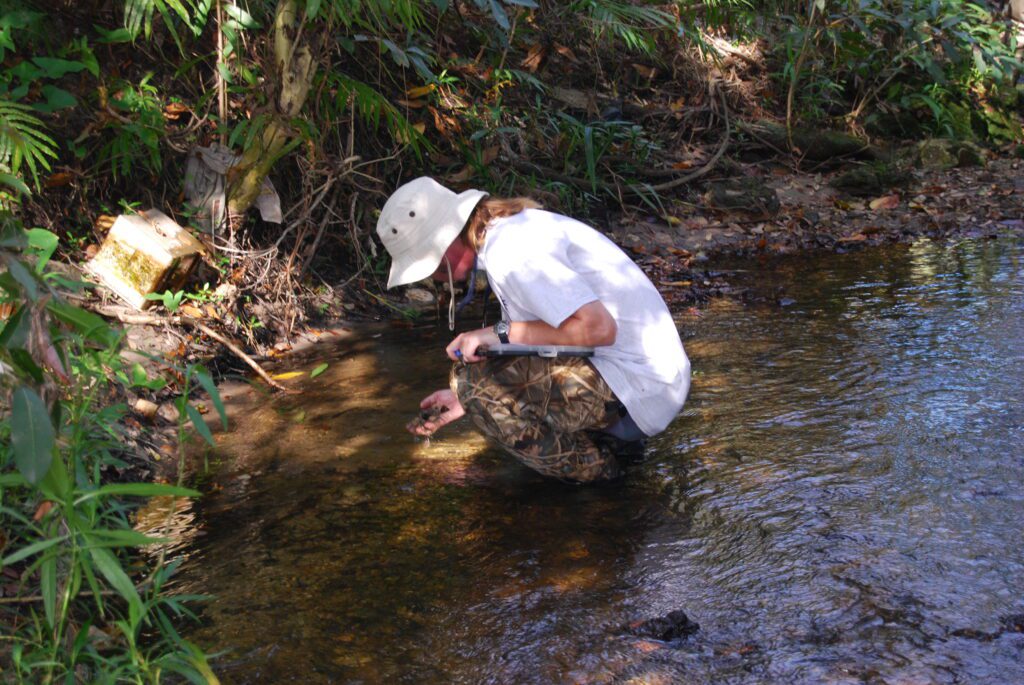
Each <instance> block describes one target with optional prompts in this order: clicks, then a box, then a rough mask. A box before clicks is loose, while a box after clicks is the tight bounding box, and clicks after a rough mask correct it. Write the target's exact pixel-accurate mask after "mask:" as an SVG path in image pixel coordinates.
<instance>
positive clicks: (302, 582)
mask: <svg viewBox="0 0 1024 685" xmlns="http://www.w3.org/2000/svg"><path fill="white" fill-rule="evenodd" d="M1022 254H1024V250H1022V246H1021V243H1020V242H1019V241H1016V240H1014V239H1005V240H1000V241H985V242H966V243H962V244H959V245H946V246H944V245H937V244H933V243H929V242H921V243H917V244H915V245H913V246H912V247H909V248H893V249H891V250H880V251H873V252H865V253H862V254H857V255H844V256H823V257H815V258H811V257H807V256H801V257H799V258H792V259H787V260H781V261H775V262H771V263H768V264H765V265H764V266H763V268H757V267H754V268H752V267H751V266H750V265H749V264H746V265H743V270H742V271H738V272H737V273H738V274H741V276H740V277H741V278H745V279H749V281H750V283H751V284H757V285H758V287H763V288H765V289H766V292H770V293H772V296H771V297H768V298H765V299H766V302H767V303H766V304H755V305H744V304H742V303H739V302H731V301H718V302H715V303H713V305H712V306H710V307H709V308H708V309H707V310H705V311H704V312H703V313H702V314H701V315H700V316H696V315H694V314H693V313H692V312H686V313H681V314H680V316H679V317H678V318H677V321H679V322H680V326H681V331H682V333H683V336H684V340H685V342H686V345H687V349H688V352H689V353H690V356H691V359H692V361H693V368H694V371H695V373H694V379H693V385H692V390H691V397H690V400H689V402H688V403H687V406H686V408H685V410H684V412H683V414H682V415H681V416H680V418H679V419H678V420H677V421H676V422H675V423H674V424H673V425H672V426H671V427H670V429H669V430H668V431H667V432H666V433H665V434H663V435H661V436H658V437H657V438H656V439H654V440H652V441H651V445H650V447H649V449H648V454H647V457H646V459H645V460H644V461H643V462H642V463H639V464H636V465H634V466H632V467H630V470H629V473H628V476H627V477H626V479H625V480H623V481H622V482H619V483H615V484H610V485H602V486H597V487H575V486H568V485H563V484H560V483H554V482H551V481H547V480H545V479H542V478H540V477H538V476H536V475H535V474H533V473H531V472H530V471H528V470H526V469H524V468H522V467H520V466H518V465H517V464H515V463H513V462H511V461H510V460H508V459H507V458H505V457H504V456H503V455H501V454H500V453H498V452H496V451H494V450H492V449H490V448H488V446H487V445H486V444H485V443H484V442H483V441H482V440H481V439H480V438H479V437H478V436H476V434H475V433H474V432H473V431H472V430H469V429H468V427H463V428H461V429H457V430H454V431H452V432H450V433H449V434H447V435H441V436H438V437H437V438H435V439H433V440H431V441H430V442H429V443H427V442H424V441H416V440H414V439H413V438H412V437H410V436H409V435H408V434H406V433H405V432H404V431H403V429H402V427H403V426H404V425H405V423H406V421H408V419H409V418H411V416H412V415H413V414H414V413H415V411H416V410H417V402H418V400H419V399H420V398H421V397H422V396H424V395H426V394H427V393H429V392H431V391H432V390H435V389H437V388H439V387H442V386H443V385H444V384H445V375H446V372H447V369H446V364H445V363H444V358H443V354H442V352H441V348H442V347H443V343H444V335H445V334H444V333H438V332H436V331H432V330H429V329H427V330H415V331H412V332H403V335H402V336H401V337H400V338H397V337H396V338H395V339H389V338H388V337H386V336H383V337H380V338H377V339H367V340H361V341H355V342H353V341H348V342H345V343H343V344H340V345H339V346H337V347H336V348H334V349H333V350H324V351H322V355H323V361H328V362H329V363H330V367H329V369H328V371H327V372H326V373H324V374H323V375H322V376H320V377H318V378H317V379H314V380H310V381H307V382H306V385H305V390H306V392H305V393H304V394H303V395H301V396H295V397H291V396H289V397H281V398H273V399H268V398H266V397H264V396H262V395H259V394H249V395H243V396H240V397H237V398H235V399H233V400H232V408H231V412H232V431H231V432H230V433H228V434H226V435H223V436H221V438H220V440H219V443H220V447H219V449H218V452H217V453H216V454H214V455H210V462H209V463H210V464H211V465H212V466H211V472H210V475H209V483H208V486H207V489H208V490H209V492H210V494H209V495H207V496H206V497H204V498H203V500H201V501H200V502H198V503H197V504H195V505H192V506H190V507H189V508H188V509H185V510H182V511H178V512H177V513H176V514H175V515H174V516H173V517H172V518H173V519H174V520H175V524H174V525H175V529H174V531H173V536H174V537H175V543H174V546H173V548H172V549H173V554H175V555H178V556H180V557H181V558H182V559H183V564H182V572H181V574H180V576H179V578H178V580H177V581H176V583H177V587H178V588H179V589H181V590H182V591H187V592H197V593H202V594H212V595H214V596H215V597H216V599H215V600H213V601H211V602H210V603H209V604H208V605H206V606H205V607H204V608H203V609H202V612H201V616H202V624H201V625H200V626H198V627H194V626H193V627H187V626H186V629H187V630H188V631H189V635H190V637H191V638H192V639H195V640H197V641H199V642H200V643H202V644H203V645H205V646H207V647H209V648H216V649H226V650H228V652H227V654H226V655H225V656H224V657H222V658H221V660H220V669H221V670H220V672H221V674H222V675H223V676H224V679H225V681H226V682H237V683H257V682H260V683H262V682H273V683H289V682H294V683H316V682H324V683H328V682H384V681H388V680H391V681H395V682H415V683H556V682H557V683H562V682H569V683H645V684H648V685H649V684H651V683H681V682H685V683H766V682H786V683H815V684H816V683H826V682H827V683H861V682H869V683H916V682H921V683H960V682H970V683H994V684H995V683H998V684H1000V685H1001V684H1003V683H1011V682H1024V635H1022V633H1021V632H1020V626H1021V624H1022V623H1024V618H1022V619H1021V620H1019V621H1018V620H1017V618H1015V617H1021V616H1022V615H1024V533H1022V532H1021V531H1022V528H1021V526H1020V515H1021V511H1022V510H1024V509H1022V505H1024V461H1022V453H1021V445H1024V408H1022V403H1021V401H1020V381H1021V379H1022V378H1024V317H1022V314H1024V278H1022V275H1024V272H1022V267H1021V261H1020V259H1021V256H1022ZM783 299H784V300H785V302H786V305H787V306H785V307H783V306H779V305H778V304H777V303H778V302H780V301H782V300H783ZM319 361H320V359H319V358H318V359H311V360H309V362H310V365H313V364H315V363H318V362H319ZM162 516H163V514H162V513H161V512H159V511H157V512H155V513H154V514H153V518H154V520H163V519H162ZM676 609H681V610H684V611H685V612H686V613H687V615H688V616H689V617H690V618H692V619H693V620H695V621H696V622H698V623H699V624H700V630H699V631H698V632H697V633H696V634H694V635H692V636H690V637H687V638H686V639H683V640H679V641H674V642H661V641H659V640H652V639H650V638H645V637H642V636H636V635H633V634H630V632H629V631H628V630H627V629H626V627H627V626H628V625H630V624H633V623H634V622H636V621H639V620H645V619H648V618H652V617H656V616H664V615H666V614H667V613H668V612H670V611H672V610H676Z"/></svg>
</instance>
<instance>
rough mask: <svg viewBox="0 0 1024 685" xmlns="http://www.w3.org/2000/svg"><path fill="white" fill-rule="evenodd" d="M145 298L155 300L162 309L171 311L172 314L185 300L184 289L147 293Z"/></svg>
mask: <svg viewBox="0 0 1024 685" xmlns="http://www.w3.org/2000/svg"><path fill="white" fill-rule="evenodd" d="M146 299H147V300H155V301H157V302H159V303H160V304H162V305H163V306H164V309H166V310H167V311H169V312H171V313H172V314H173V313H174V312H176V311H178V307H180V306H181V303H182V302H183V301H184V300H185V291H184V290H179V291H177V292H175V291H173V290H165V291H164V292H162V293H148V294H147V295H146Z"/></svg>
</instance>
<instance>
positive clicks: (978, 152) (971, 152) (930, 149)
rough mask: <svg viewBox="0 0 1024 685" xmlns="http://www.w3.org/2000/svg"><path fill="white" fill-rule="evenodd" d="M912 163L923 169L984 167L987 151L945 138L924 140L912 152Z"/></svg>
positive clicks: (967, 143) (973, 145)
mask: <svg viewBox="0 0 1024 685" xmlns="http://www.w3.org/2000/svg"><path fill="white" fill-rule="evenodd" d="M910 159H911V161H912V162H913V163H914V165H915V166H917V167H920V168H922V169H939V170H941V169H952V168H954V167H963V166H984V165H985V151H984V150H982V149H981V148H980V147H978V146H977V145H975V144H974V143H969V142H966V141H960V140H948V139H945V138H933V139H931V140H922V141H921V142H920V143H918V144H917V145H916V146H915V147H914V148H913V149H912V151H911V155H910Z"/></svg>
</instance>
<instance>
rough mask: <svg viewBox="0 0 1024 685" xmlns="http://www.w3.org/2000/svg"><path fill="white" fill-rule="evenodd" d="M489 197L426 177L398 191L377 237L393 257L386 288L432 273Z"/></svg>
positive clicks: (381, 220)
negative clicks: (449, 187) (478, 204)
mask: <svg viewBox="0 0 1024 685" xmlns="http://www.w3.org/2000/svg"><path fill="white" fill-rule="evenodd" d="M485 197H487V193H485V192H484V191H482V190H466V191H463V192H461V193H458V194H456V193H454V192H452V191H451V190H448V189H447V188H445V187H444V186H443V185H441V184H440V183H438V182H437V181H435V180H434V179H432V178H428V177H426V176H421V177H420V178H417V179H416V180H414V181H409V182H408V183H406V184H405V185H403V186H402V187H400V188H399V189H398V190H396V191H395V192H394V193H393V194H392V195H391V197H389V198H388V201H387V202H385V203H384V209H382V210H381V212H380V218H379V219H377V236H378V237H379V238H380V241H381V242H382V243H384V247H385V248H387V251H388V254H390V255H391V260H392V263H391V274H390V275H389V276H388V288H393V287H395V286H396V285H406V284H409V283H415V282H416V281H419V280H422V279H424V278H426V277H427V276H429V275H430V274H432V273H434V271H435V270H437V267H438V266H439V265H440V264H441V260H442V259H444V253H445V252H446V251H447V250H448V247H449V246H450V245H451V244H452V243H453V242H454V241H455V239H456V238H458V237H459V233H461V232H462V229H463V227H464V226H465V225H466V222H467V221H469V215H470V214H472V213H473V210H474V209H475V208H476V205H477V203H478V202H480V200H482V199H483V198H485Z"/></svg>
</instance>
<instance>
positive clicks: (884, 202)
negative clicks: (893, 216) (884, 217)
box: [869, 195, 900, 210]
mask: <svg viewBox="0 0 1024 685" xmlns="http://www.w3.org/2000/svg"><path fill="white" fill-rule="evenodd" d="M899 204H900V196H899V195H885V196H883V197H877V198H875V199H874V200H872V201H871V204H870V205H869V206H870V207H871V209H874V210H881V209H895V208H896V207H898V206H899Z"/></svg>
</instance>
